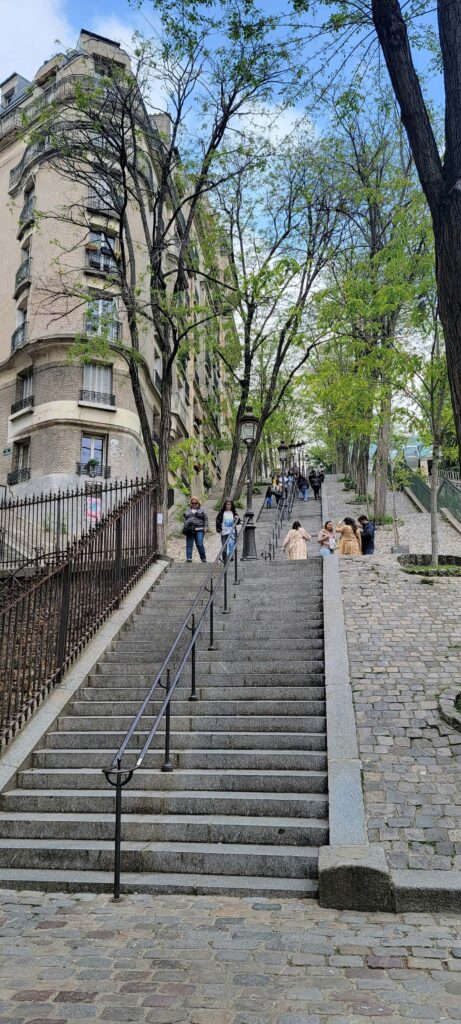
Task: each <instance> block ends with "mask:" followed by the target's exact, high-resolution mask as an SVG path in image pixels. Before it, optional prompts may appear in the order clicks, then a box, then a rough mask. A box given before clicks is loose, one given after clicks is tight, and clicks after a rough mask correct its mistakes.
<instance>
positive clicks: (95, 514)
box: [85, 496, 101, 523]
mask: <svg viewBox="0 0 461 1024" xmlns="http://www.w3.org/2000/svg"><path fill="white" fill-rule="evenodd" d="M85 518H86V519H91V520H92V521H93V523H99V520H100V518H101V498H95V497H93V496H89V497H87V499H86V509H85Z"/></svg>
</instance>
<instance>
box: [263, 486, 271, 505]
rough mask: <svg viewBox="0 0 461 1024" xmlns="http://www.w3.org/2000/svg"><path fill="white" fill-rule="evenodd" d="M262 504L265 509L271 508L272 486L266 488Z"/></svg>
mask: <svg viewBox="0 0 461 1024" xmlns="http://www.w3.org/2000/svg"><path fill="white" fill-rule="evenodd" d="M264 504H265V507H266V508H272V484H269V487H268V488H267V491H266V497H265V500H264Z"/></svg>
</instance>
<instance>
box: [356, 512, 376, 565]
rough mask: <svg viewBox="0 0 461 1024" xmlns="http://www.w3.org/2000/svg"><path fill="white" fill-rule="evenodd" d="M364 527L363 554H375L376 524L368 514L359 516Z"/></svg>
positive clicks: (362, 527)
mask: <svg viewBox="0 0 461 1024" xmlns="http://www.w3.org/2000/svg"><path fill="white" fill-rule="evenodd" d="M359 523H360V526H361V529H362V555H374V553H375V533H376V526H375V524H374V523H372V521H371V519H369V518H368V516H365V515H363V516H359Z"/></svg>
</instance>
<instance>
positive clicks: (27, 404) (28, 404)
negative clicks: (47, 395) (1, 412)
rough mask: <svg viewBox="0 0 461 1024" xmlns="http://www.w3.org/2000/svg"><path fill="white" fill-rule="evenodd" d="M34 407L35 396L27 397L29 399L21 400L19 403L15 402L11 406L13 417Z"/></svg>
mask: <svg viewBox="0 0 461 1024" xmlns="http://www.w3.org/2000/svg"><path fill="white" fill-rule="evenodd" d="M33 407H34V396H33V395H27V398H19V399H18V401H17V402H13V405H12V406H11V413H10V415H11V416H14V413H15V412H21V410H22V409H33Z"/></svg>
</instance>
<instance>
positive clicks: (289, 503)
mask: <svg viewBox="0 0 461 1024" xmlns="http://www.w3.org/2000/svg"><path fill="white" fill-rule="evenodd" d="M294 498H295V484H294V483H293V484H291V486H290V487H288V494H286V493H285V489H284V491H283V497H282V499H281V500H280V501H279V504H278V508H277V516H276V519H275V522H274V523H273V526H272V530H271V532H270V534H269V537H268V539H267V541H266V545H265V548H264V550H263V551H262V552H261V558H264V559H265V561H267V559H269V561H272V560H273V559H274V558H275V555H276V551H277V546H278V542H279V539H280V532H281V529H282V523H283V520H284V519H288V517H289V515H291V512H292V511H293V503H294ZM285 511H286V516H285Z"/></svg>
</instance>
